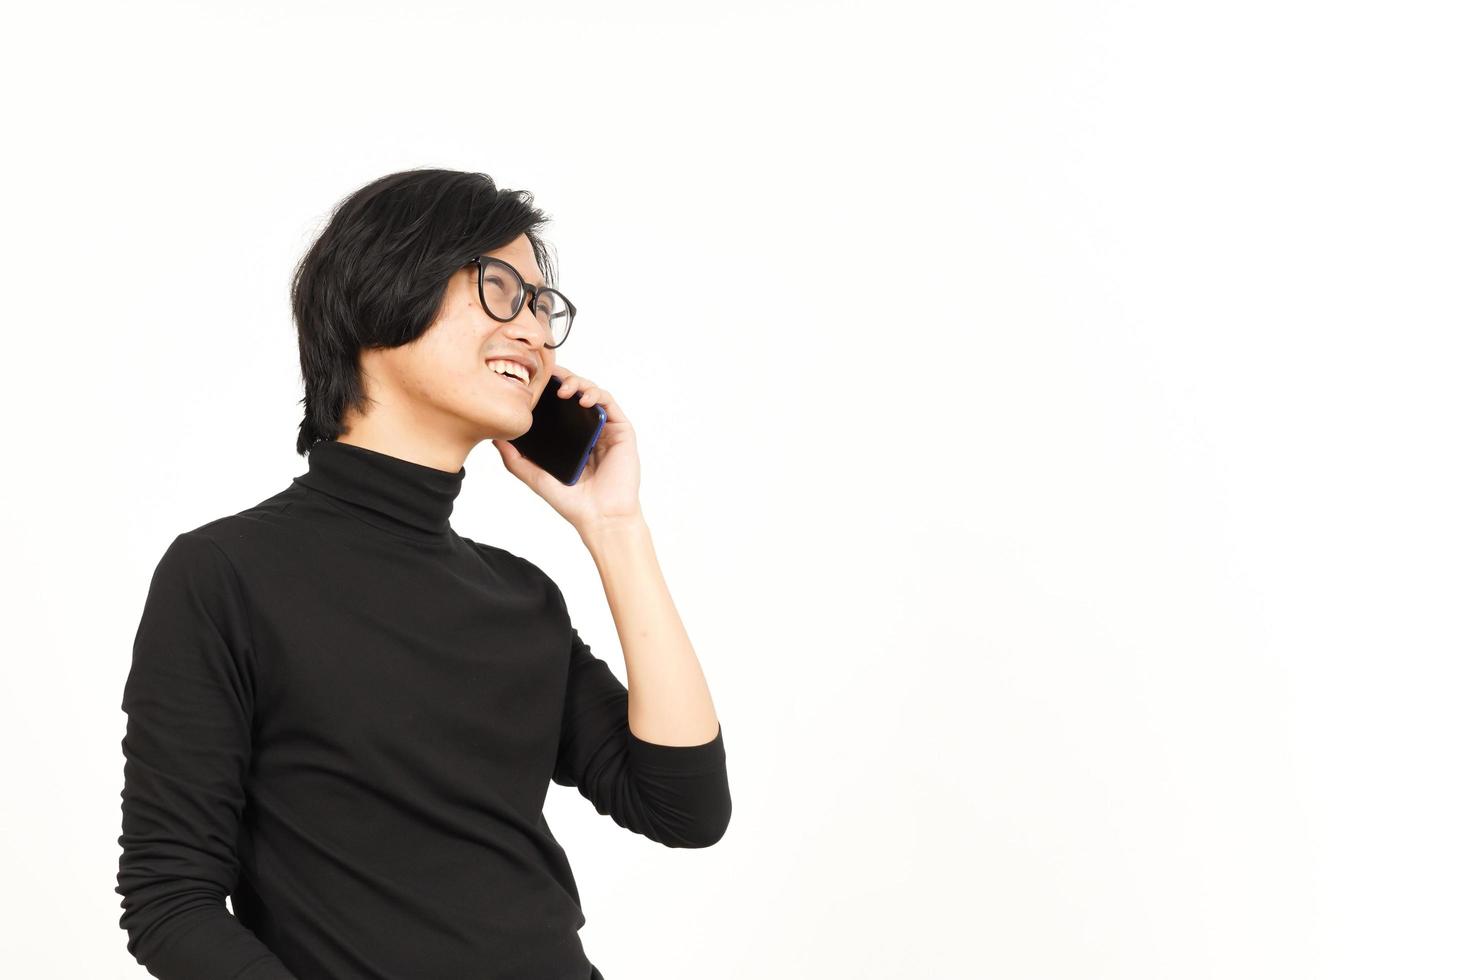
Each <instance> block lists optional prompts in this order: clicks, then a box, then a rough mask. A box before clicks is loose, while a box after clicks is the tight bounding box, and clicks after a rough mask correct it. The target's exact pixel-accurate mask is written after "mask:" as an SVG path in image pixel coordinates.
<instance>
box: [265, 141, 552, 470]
mask: <svg viewBox="0 0 1470 980" xmlns="http://www.w3.org/2000/svg"><path fill="white" fill-rule="evenodd" d="M533 200H534V198H533V196H532V195H531V193H530V192H529V191H512V190H503V189H501V188H498V187H496V186H495V181H494V180H492V179H491V178H490V177H489V176H488V175H487V174H482V173H467V172H464V171H459V170H440V169H430V168H417V169H413V170H403V171H400V172H398V173H393V174H388V175H387V176H386V177H379V178H378V179H377V180H375V181H373V182H372V183H370V184H368V185H367V186H365V187H363V188H362V189H361V190H358V191H355V192H353V193H352V194H351V195H349V196H348V197H346V198H344V199H343V200H341V201H340V202H338V204H337V206H336V207H335V208H334V209H333V210H332V214H331V217H330V219H329V220H328V222H327V226H326V228H325V229H324V230H323V231H322V233H321V234H320V235H319V236H318V237H317V239H316V241H315V242H313V243H312V245H311V248H310V249H308V250H307V252H306V254H305V255H304V256H302V258H301V261H300V262H299V263H298V264H297V266H296V270H295V273H294V274H293V276H292V279H291V315H292V318H293V319H294V320H295V321H296V336H297V342H298V346H299V347H300V352H301V380H302V383H303V385H304V387H305V395H304V397H303V398H302V399H301V404H302V405H303V406H304V407H305V413H304V417H303V418H302V420H301V425H300V428H299V431H298V433H297V436H296V452H297V453H298V454H299V455H303V456H304V455H306V453H307V451H308V450H309V449H310V448H311V447H312V446H313V445H315V444H316V443H317V442H319V441H321V440H323V439H335V438H336V437H337V436H339V435H341V434H342V433H343V432H344V431H345V429H344V427H343V424H342V420H343V417H344V416H345V414H346V412H347V410H348V409H349V408H355V409H357V410H358V411H366V408H367V393H366V391H365V390H364V388H363V385H362V378H361V375H360V373H359V371H358V364H357V355H358V352H359V351H361V350H364V349H368V348H385V347H398V346H401V345H403V344H407V343H409V342H410V341H413V340H414V339H416V338H417V337H419V336H420V335H422V334H423V333H424V331H426V330H427V329H428V328H429V327H430V326H431V325H432V324H433V322H434V318H435V316H436V315H437V314H438V312H439V307H440V304H441V303H443V301H444V292H445V289H446V288H447V287H448V285H449V280H450V278H451V277H452V276H453V275H454V274H455V272H457V271H459V270H460V269H462V268H463V267H464V266H465V265H466V264H467V263H468V262H469V261H470V260H471V259H472V258H474V257H475V256H477V255H483V254H484V253H486V252H491V251H494V250H495V249H497V248H501V247H503V246H505V245H509V244H510V243H511V242H513V241H515V240H516V238H518V237H519V236H521V235H525V236H526V237H527V238H528V239H530V242H531V249H532V251H533V252H534V253H535V256H536V265H537V267H538V268H539V269H540V270H541V275H542V276H543V277H544V278H545V279H546V282H547V283H548V284H551V285H555V284H556V275H555V270H554V268H553V264H552V255H551V250H550V247H549V246H548V245H547V243H546V242H545V241H543V240H542V239H541V237H540V236H539V235H538V234H537V232H538V230H539V229H540V228H541V227H542V226H543V225H545V224H546V223H548V222H549V221H550V220H551V219H550V217H549V216H548V215H546V214H545V213H543V212H542V211H539V210H537V209H536V208H535V207H533V206H532V202H533Z"/></svg>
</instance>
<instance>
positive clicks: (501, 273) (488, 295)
mask: <svg viewBox="0 0 1470 980" xmlns="http://www.w3.org/2000/svg"><path fill="white" fill-rule="evenodd" d="M465 265H466V267H468V266H471V265H473V266H476V267H477V268H478V270H479V271H478V272H477V274H476V278H477V284H478V288H479V290H480V305H481V306H483V307H484V308H485V312H486V313H488V314H490V318H491V319H492V320H498V321H499V322H501V323H509V322H510V321H511V320H514V319H515V318H516V314H518V313H520V312H521V306H522V304H524V303H525V301H526V296H527V294H530V297H531V310H532V312H533V313H534V314H535V317H536V320H537V322H539V323H540V324H541V325H542V326H543V327H545V328H546V332H547V334H548V336H550V338H551V339H550V340H549V341H548V342H547V344H546V346H547V347H560V346H561V345H562V344H564V343H566V339H567V334H568V333H570V332H571V330H572V319H573V318H574V317H575V316H576V315H577V308H576V307H575V306H573V305H572V301H571V300H569V299H567V298H566V297H565V296H564V295H562V294H561V292H560V291H558V290H555V289H552V288H551V287H550V286H533V285H531V284H530V283H528V282H526V280H524V279H522V278H521V274H520V273H519V272H517V271H516V268H515V266H513V265H511V264H510V263H508V262H502V261H500V260H499V259H492V258H491V257H490V256H488V255H477V256H475V257H474V258H472V259H470V260H469V261H468V262H466V263H465Z"/></svg>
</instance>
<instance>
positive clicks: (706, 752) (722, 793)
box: [552, 629, 730, 847]
mask: <svg viewBox="0 0 1470 980" xmlns="http://www.w3.org/2000/svg"><path fill="white" fill-rule="evenodd" d="M570 657H571V665H570V671H569V673H568V675H567V692H566V703H565V706H564V708H563V711H562V722H561V741H560V744H559V746H558V751H557V760H556V770H555V773H554V775H553V777H552V778H553V780H554V781H555V782H556V783H558V784H559V785H562V786H576V787H577V789H578V791H579V792H581V794H582V795H583V796H584V797H586V798H587V799H588V800H590V801H591V802H592V805H593V806H594V807H596V809H597V812H598V813H600V814H603V815H604V816H609V815H610V816H611V817H612V819H613V821H614V822H616V823H617V824H618V825H619V826H620V827H624V828H626V829H628V830H631V831H633V832H634V833H637V834H642V835H643V836H645V837H647V838H649V839H650V840H654V841H657V842H658V843H660V844H663V845H665V846H667V847H708V846H710V845H711V844H714V843H715V842H717V841H718V840H719V839H720V838H721V837H722V836H724V833H725V829H726V827H727V826H728V825H729V822H730V786H729V779H728V774H727V771H726V766H725V743H724V730H723V726H721V727H720V728H719V729H718V730H717V731H716V732H715V737H714V738H713V739H711V740H710V741H708V742H705V743H704V744H703V745H659V744H656V743H654V742H646V741H644V740H643V739H641V738H639V737H638V736H636V735H634V734H633V731H632V729H630V728H629V727H628V689H627V688H626V687H624V686H623V682H622V681H620V680H618V678H617V675H615V674H614V673H613V672H612V669H611V668H610V667H608V665H607V663H606V662H605V661H603V660H600V659H599V658H597V657H595V656H594V655H593V654H592V651H591V650H590V649H588V647H587V644H586V643H584V642H583V641H582V638H581V637H580V636H578V635H577V631H576V629H573V630H572V644H571V651H570Z"/></svg>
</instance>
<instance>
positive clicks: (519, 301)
mask: <svg viewBox="0 0 1470 980" xmlns="http://www.w3.org/2000/svg"><path fill="white" fill-rule="evenodd" d="M487 265H496V266H499V267H500V268H502V269H505V270H507V271H509V272H510V274H511V275H512V276H515V280H516V282H517V283H518V284H519V286H520V289H519V291H518V292H517V293H516V302H515V306H514V307H513V308H512V309H511V311H510V316H496V315H495V314H494V313H493V312H491V310H490V304H489V303H487V302H485V267H486V266H487ZM465 266H466V267H468V266H475V267H476V268H477V270H478V271H477V272H476V273H475V288H476V289H477V290H478V291H479V294H480V306H481V307H482V308H483V309H484V310H485V313H486V315H488V316H489V317H490V319H492V320H495V321H496V322H497V323H509V322H510V321H512V320H514V319H515V318H516V317H517V316H519V315H520V313H521V308H522V307H523V306H524V305H525V302H526V294H527V293H529V294H530V296H531V308H532V309H533V310H534V309H535V308H536V301H537V300H538V299H540V298H541V294H542V293H555V294H556V295H557V296H560V297H561V301H562V302H563V303H565V304H567V335H566V337H563V338H562V339H561V340H560V341H558V342H557V343H554V344H552V343H548V344H547V345H546V346H547V348H548V349H551V348H556V347H560V346H561V345H562V344H565V343H566V342H567V337H570V336H571V335H572V325H573V324H574V323H576V322H577V307H576V306H574V305H573V304H572V301H571V300H569V299H567V294H566V293H564V292H562V291H561V290H560V289H553V288H551V287H550V286H536V285H533V284H532V283H529V282H526V280H525V279H523V278H521V274H520V272H519V271H518V270H517V269H516V267H515V266H513V265H511V264H510V263H509V262H503V261H501V260H500V259H497V258H493V257H491V256H489V255H477V256H475V257H474V258H472V259H470V260H469V261H468V262H466V263H465ZM548 329H549V328H548Z"/></svg>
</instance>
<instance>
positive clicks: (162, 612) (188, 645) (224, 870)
mask: <svg viewBox="0 0 1470 980" xmlns="http://www.w3.org/2000/svg"><path fill="white" fill-rule="evenodd" d="M253 652H254V651H253V649H252V645H251V639H250V629H249V624H248V621H247V619H246V614H245V609H244V607H243V604H242V602H241V597H240V591H239V583H238V582H237V580H236V579H235V572H234V569H233V566H231V565H230V563H229V559H228V558H227V557H226V556H225V555H224V553H223V552H221V551H220V549H219V547H218V546H217V545H216V544H215V543H214V542H213V541H211V540H209V539H208V538H207V537H203V536H201V535H199V534H197V533H195V532H192V531H186V532H184V533H183V534H180V535H179V536H178V537H176V538H175V539H174V541H173V543H172V544H170V545H169V547H168V549H167V550H166V551H165V552H164V555H163V557H162V559H160V561H159V563H158V566H157V568H156V569H155V570H154V573H153V579H152V582H151V584H150V585H149V588H148V598H147V601H146V602H145V604H144V609H143V615H142V618H141V621H140V622H139V624H138V631H137V634H136V636H135V638H134V641H133V659H132V667H131V669H130V671H129V673H128V678H127V683H126V685H125V687H124V689H123V700H122V709H123V711H124V712H126V713H127V716H128V720H127V734H126V736H125V737H124V738H123V741H122V750H123V757H124V765H123V780H124V785H123V790H122V835H121V836H120V837H119V838H118V843H119V844H120V845H122V855H121V857H120V859H119V862H118V874H117V888H116V889H114V890H115V891H116V892H117V893H118V894H120V895H121V896H122V909H123V913H122V917H121V919H120V920H119V923H118V924H119V925H120V926H121V927H122V928H123V929H125V930H127V934H128V943H127V946H128V952H129V953H131V954H133V957H134V958H135V959H136V960H137V961H138V962H139V963H141V964H142V965H143V966H145V967H146V968H147V969H148V972H149V973H151V974H153V975H154V976H155V977H159V978H161V980H294V976H293V974H292V973H291V972H290V971H289V970H287V969H286V967H285V965H284V964H282V963H281V961H280V960H279V959H278V958H277V957H276V956H275V954H274V953H272V952H271V951H270V950H269V949H268V948H266V946H265V944H264V943H262V942H261V941H260V939H259V938H257V937H256V935H255V934H254V933H253V932H251V931H250V930H249V929H247V928H246V927H245V926H244V925H243V924H242V923H241V922H240V921H239V920H238V919H236V918H235V917H234V916H233V915H231V914H230V912H229V910H228V909H226V908H225V896H226V895H227V894H229V893H230V891H231V890H232V889H233V888H234V886H235V882H236V878H237V875H238V873H239V866H238V863H237V858H236V852H235V841H236V837H237V834H238V832H239V824H240V814H241V811H242V809H243V807H244V804H245V792H244V780H245V774H246V772H247V771H248V768H249V760H250V733H251V721H252V716H253V709H254V671H253V670H252V666H251V662H250V658H251V656H252V655H253Z"/></svg>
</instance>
